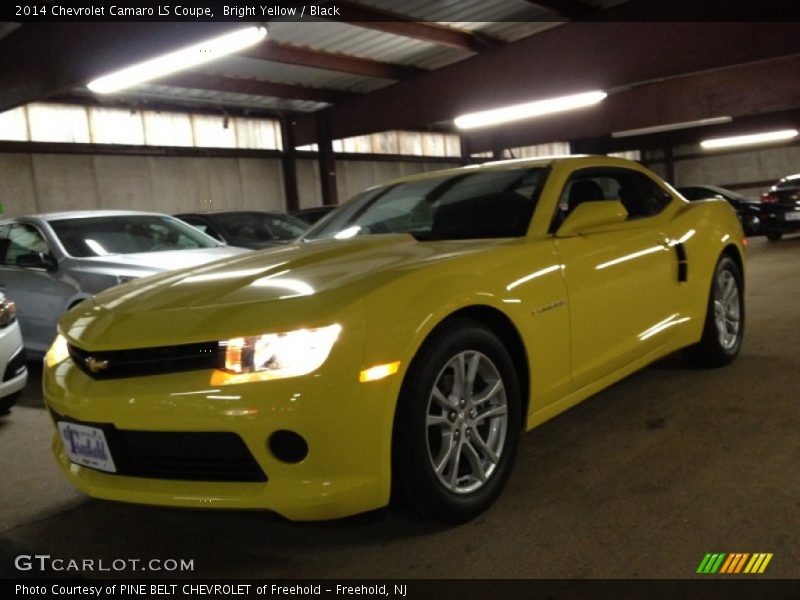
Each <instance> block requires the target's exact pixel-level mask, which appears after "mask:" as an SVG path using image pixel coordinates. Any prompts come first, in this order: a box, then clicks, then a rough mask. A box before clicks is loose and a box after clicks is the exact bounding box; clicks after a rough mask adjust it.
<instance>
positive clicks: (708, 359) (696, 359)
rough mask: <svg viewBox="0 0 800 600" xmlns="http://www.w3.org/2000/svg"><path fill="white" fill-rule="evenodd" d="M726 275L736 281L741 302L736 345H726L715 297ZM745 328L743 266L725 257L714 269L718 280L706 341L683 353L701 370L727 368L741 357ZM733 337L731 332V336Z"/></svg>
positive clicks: (713, 287) (712, 293)
mask: <svg viewBox="0 0 800 600" xmlns="http://www.w3.org/2000/svg"><path fill="white" fill-rule="evenodd" d="M724 272H727V273H729V274H730V275H732V276H733V281H735V283H736V295H737V298H738V306H739V326H738V330H737V332H736V337H735V340H734V342H733V344H732V345H729V346H728V345H726V344H723V342H722V337H723V336H722V335H721V334H720V328H719V325H718V324H717V320H716V311H715V294H716V286H717V282H718V280H719V278H720V275H721V274H722V273H724ZM744 326H745V305H744V285H743V280H742V272H741V270H740V269H739V265H737V264H736V261H734V260H733V259H732V258H731V257H730V256H727V255H723V256H722V257H721V258H720V259H719V262H717V267H716V269H714V276H713V278H712V279H711V288H710V290H709V294H708V308H707V309H706V320H705V326H704V327H703V337H702V338H700V341H699V342H698V343H697V344H694V345H693V346H689V347H688V348H685V349H684V351H683V354H684V356H685V357H686V358H687V359H688V360H689V362H691V363H692V364H694V365H695V366H698V367H705V368H715V367H723V366H725V365H727V364H730V363H731V362H733V360H734V359H735V358H736V357H737V356H738V354H739V350H740V349H741V347H742V339H743V337H744ZM728 334H729V335H731V333H730V332H728Z"/></svg>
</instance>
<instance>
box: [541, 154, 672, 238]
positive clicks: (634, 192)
mask: <svg viewBox="0 0 800 600" xmlns="http://www.w3.org/2000/svg"><path fill="white" fill-rule="evenodd" d="M599 200H619V201H620V202H622V205H623V206H624V207H625V210H627V211H628V220H629V221H631V220H634V219H641V218H644V217H651V216H653V215H655V214H658V213H659V212H661V211H662V210H663V209H664V208H665V207H666V206H667V204H669V202H670V200H671V197H670V195H669V194H668V193H667V192H665V191H664V190H663V189H661V188H660V187H659V186H658V185H657V184H656V183H655V182H654V181H652V180H651V179H650V178H649V177H647V176H646V175H644V174H643V173H639V172H638V171H629V170H627V169H608V170H606V169H585V170H582V171H578V172H576V173H574V174H573V175H572V177H570V179H569V180H568V181H567V184H566V185H565V186H564V191H563V192H562V193H561V197H560V198H559V201H558V208H557V211H556V215H555V218H554V220H553V225H552V226H551V229H550V230H551V231H555V230H556V229H557V228H558V226H559V225H561V223H562V222H563V221H564V219H566V218H567V216H568V215H569V213H570V212H572V211H573V210H575V207H576V206H578V205H579V204H582V203H584V202H596V201H599Z"/></svg>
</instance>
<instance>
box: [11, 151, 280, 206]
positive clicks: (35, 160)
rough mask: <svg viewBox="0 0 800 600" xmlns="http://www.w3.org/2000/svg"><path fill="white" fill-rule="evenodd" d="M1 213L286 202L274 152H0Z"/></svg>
mask: <svg viewBox="0 0 800 600" xmlns="http://www.w3.org/2000/svg"><path fill="white" fill-rule="evenodd" d="M0 202H3V204H4V205H5V216H15V215H20V214H26V213H33V212H47V211H55V210H77V209H94V208H121V209H138V210H154V211H158V212H165V213H176V212H181V211H191V210H204V209H205V210H207V209H210V208H215V209H244V208H251V209H268V210H283V206H284V194H283V175H282V171H281V162H280V160H278V159H261V158H198V157H154V156H112V155H89V154H0Z"/></svg>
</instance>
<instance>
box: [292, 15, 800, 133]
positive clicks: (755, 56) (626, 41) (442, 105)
mask: <svg viewBox="0 0 800 600" xmlns="http://www.w3.org/2000/svg"><path fill="white" fill-rule="evenodd" d="M622 6H625V5H622ZM796 29H797V26H796V24H795V23H789V22H786V23H780V22H778V23H756V22H751V23H743V22H672V23H659V22H602V23H586V22H570V23H566V24H564V25H562V26H560V27H556V28H553V29H550V30H548V31H544V32H542V33H540V34H537V35H534V36H530V37H528V38H525V39H522V40H520V41H518V42H514V43H510V44H507V45H506V46H503V47H501V48H498V49H496V50H494V51H492V52H488V53H485V54H481V55H478V56H475V57H472V58H470V59H467V60H464V61H461V62H458V63H455V64H452V65H449V66H446V67H444V68H442V69H438V70H436V71H433V72H430V73H424V74H422V75H419V76H417V77H414V78H412V79H409V80H406V81H400V82H399V83H397V84H395V85H392V86H389V87H387V88H383V89H380V90H377V91H374V92H371V93H369V94H365V95H363V96H360V97H357V98H355V99H353V100H352V101H350V102H347V103H345V104H340V105H337V106H333V107H330V108H328V109H326V113H327V116H328V119H329V120H328V122H329V123H330V129H331V131H330V133H331V136H332V137H333V138H334V139H338V138H344V137H350V136H354V135H362V134H367V133H372V132H376V131H386V130H391V129H405V128H407V127H419V126H422V125H425V124H431V123H438V122H444V121H450V120H451V119H453V118H454V117H456V116H457V115H459V114H463V113H466V112H472V111H476V110H483V109H487V108H493V107H497V106H506V105H509V104H514V103H517V102H524V101H529V100H532V99H535V98H547V97H554V96H559V95H563V94H568V93H574V92H579V91H586V90H590V89H604V90H614V89H618V88H620V87H624V86H630V85H633V84H640V83H642V82H645V81H649V80H656V79H662V78H668V77H675V76H682V75H686V74H688V73H696V72H700V71H705V70H711V69H719V68H722V67H726V66H729V65H735V64H742V63H746V62H751V61H756V60H762V59H768V58H774V57H778V56H785V55H789V54H794V53H798V52H800V36H798V35H797V31H796ZM791 80H792V81H796V76H795V77H793V78H792V79H791ZM717 93H718V94H727V95H730V96H731V97H732V98H733V99H734V100H735V99H736V97H737V94H738V90H736V91H735V92H731V91H729V90H718V92H717ZM661 103H663V104H668V103H669V102H668V101H667V99H666V98H661ZM569 118H570V119H573V120H575V121H578V120H580V119H581V118H582V117H581V114H580V113H573V114H571V116H570V117H569ZM297 125H298V127H297V132H296V133H297V142H298V144H301V145H302V144H309V143H313V142H314V141H315V137H316V120H315V118H313V117H310V116H309V117H300V118H299V119H298V123H297ZM517 127H520V126H519V125H518V126H517ZM561 139H563V138H561Z"/></svg>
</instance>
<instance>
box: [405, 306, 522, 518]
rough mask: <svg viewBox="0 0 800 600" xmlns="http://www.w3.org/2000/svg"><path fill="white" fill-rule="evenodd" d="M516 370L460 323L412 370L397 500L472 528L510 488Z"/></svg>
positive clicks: (484, 333) (500, 349)
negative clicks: (472, 522) (506, 488)
mask: <svg viewBox="0 0 800 600" xmlns="http://www.w3.org/2000/svg"><path fill="white" fill-rule="evenodd" d="M521 427H522V426H521V402H520V392H519V384H518V379H517V375H516V372H515V370H514V366H513V362H512V360H511V357H510V356H509V354H508V351H507V350H506V349H505V347H504V346H503V344H502V343H501V342H500V340H499V339H498V338H497V336H496V335H495V334H494V333H493V332H492V331H491V330H489V329H487V328H486V327H484V326H483V325H481V324H479V323H477V322H474V321H470V320H466V319H454V320H453V321H451V322H450V323H447V324H446V325H444V326H443V327H442V329H441V330H440V331H438V332H437V333H435V334H434V336H433V337H432V338H431V339H430V340H429V341H428V342H426V343H425V345H424V346H423V348H422V349H421V350H420V352H419V353H418V355H417V356H416V357H415V359H414V361H413V362H412V364H411V367H410V368H409V372H408V374H407V376H406V380H405V382H404V384H403V390H402V392H401V397H400V399H399V404H398V407H397V415H396V419H395V431H394V445H393V465H394V480H393V485H394V490H393V492H394V495H395V499H398V500H400V501H403V502H404V503H405V504H407V505H409V506H410V507H411V508H412V509H414V511H415V512H417V513H418V514H420V515H422V516H424V517H427V518H429V519H433V520H435V521H439V522H442V523H447V524H458V523H464V522H466V521H469V520H471V519H473V518H475V517H476V516H478V515H479V514H481V513H482V512H484V511H485V510H487V509H488V508H489V507H490V506H491V505H492V503H493V502H494V501H495V500H496V499H497V497H498V496H499V495H500V492H501V491H502V489H503V487H504V486H505V483H506V481H507V480H508V477H509V474H510V473H511V467H512V465H513V462H514V458H515V455H516V451H517V446H518V443H519V435H520V431H521Z"/></svg>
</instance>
